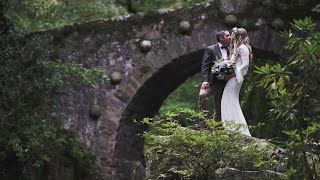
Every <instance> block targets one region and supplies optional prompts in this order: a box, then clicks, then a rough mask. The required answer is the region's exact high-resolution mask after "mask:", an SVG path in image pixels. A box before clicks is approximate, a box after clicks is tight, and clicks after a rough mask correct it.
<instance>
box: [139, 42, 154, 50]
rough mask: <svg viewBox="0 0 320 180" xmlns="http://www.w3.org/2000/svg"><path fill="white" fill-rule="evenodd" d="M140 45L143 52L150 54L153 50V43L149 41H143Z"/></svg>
mask: <svg viewBox="0 0 320 180" xmlns="http://www.w3.org/2000/svg"><path fill="white" fill-rule="evenodd" d="M139 45H140V49H141V51H143V52H148V51H150V50H151V48H152V42H151V41H149V40H142V41H140V43H139Z"/></svg>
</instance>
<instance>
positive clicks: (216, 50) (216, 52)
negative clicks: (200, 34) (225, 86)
mask: <svg viewBox="0 0 320 180" xmlns="http://www.w3.org/2000/svg"><path fill="white" fill-rule="evenodd" d="M221 58H222V54H221V50H220V47H219V44H218V43H216V44H214V45H212V46H209V47H207V48H206V50H205V52H204V55H203V59H202V67H201V76H202V82H209V84H210V85H212V83H214V82H215V81H217V79H215V78H214V77H213V76H212V73H211V66H212V65H213V64H214V61H215V60H217V59H221Z"/></svg>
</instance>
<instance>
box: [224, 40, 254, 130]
mask: <svg viewBox="0 0 320 180" xmlns="http://www.w3.org/2000/svg"><path fill="white" fill-rule="evenodd" d="M239 50H240V57H238V58H237V59H236V58H235V56H234V55H232V56H231V58H230V61H233V62H235V63H236V72H235V74H236V77H233V78H231V79H229V81H228V82H227V84H226V86H225V88H224V91H223V95H222V99H221V119H222V124H223V126H224V127H225V128H226V129H229V130H231V131H238V132H240V133H242V134H244V135H247V136H251V134H250V132H249V129H248V126H247V122H246V119H245V118H244V115H243V113H242V110H241V107H240V103H239V93H240V89H241V86H242V82H243V77H244V76H245V75H246V74H247V72H248V68H249V49H248V48H247V46H245V45H243V44H242V45H240V47H239Z"/></svg>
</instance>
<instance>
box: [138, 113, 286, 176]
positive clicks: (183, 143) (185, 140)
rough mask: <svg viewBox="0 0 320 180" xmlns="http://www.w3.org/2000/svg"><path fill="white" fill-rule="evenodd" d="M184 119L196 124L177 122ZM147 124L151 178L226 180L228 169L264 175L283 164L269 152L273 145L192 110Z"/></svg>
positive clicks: (151, 120) (147, 121) (150, 121)
mask: <svg viewBox="0 0 320 180" xmlns="http://www.w3.org/2000/svg"><path fill="white" fill-rule="evenodd" d="M180 116H183V117H184V118H185V119H187V120H189V121H191V122H193V124H194V125H192V126H188V127H184V126H182V125H181V124H180V123H179V121H178V120H177V119H181V117H180ZM201 121H206V124H207V127H206V128H204V129H202V128H199V125H197V124H200V123H199V122H201ZM143 123H144V124H147V125H149V127H150V130H149V131H147V132H145V133H144V134H143V136H144V137H145V138H147V139H149V140H148V142H152V143H151V147H150V148H149V149H148V150H147V153H146V156H147V164H148V165H147V178H148V179H157V178H159V177H163V178H165V177H166V178H171V179H215V178H224V177H226V174H224V173H223V171H224V170H225V168H228V167H233V168H237V169H238V170H239V171H244V170H259V171H261V172H264V171H265V170H266V169H269V170H274V168H275V165H276V164H278V165H279V164H281V163H280V162H279V161H277V160H276V158H274V157H273V156H272V155H271V153H268V152H272V150H273V148H274V147H273V146H272V145H270V144H268V143H262V144H259V143H256V142H254V141H251V140H249V139H246V138H245V137H243V135H241V134H240V133H237V132H231V131H228V130H225V129H223V128H222V127H221V124H220V123H218V122H216V121H213V120H206V119H205V116H204V115H203V114H202V113H196V112H195V111H193V110H190V109H180V110H177V111H175V112H171V113H168V114H167V116H166V117H163V118H158V117H156V118H153V119H150V118H145V119H144V120H143ZM278 160H279V159H278ZM265 178H267V176H265ZM268 178H270V177H268ZM273 178H274V179H277V178H278V177H273ZM259 179H263V178H261V177H259Z"/></svg>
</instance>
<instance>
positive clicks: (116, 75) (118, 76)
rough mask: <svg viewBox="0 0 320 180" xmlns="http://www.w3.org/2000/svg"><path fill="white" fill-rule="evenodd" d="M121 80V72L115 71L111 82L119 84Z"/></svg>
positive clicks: (111, 76)
mask: <svg viewBox="0 0 320 180" xmlns="http://www.w3.org/2000/svg"><path fill="white" fill-rule="evenodd" d="M121 80H122V75H121V73H120V72H118V71H114V72H113V73H111V75H110V81H111V84H119V83H120V82H121Z"/></svg>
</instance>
